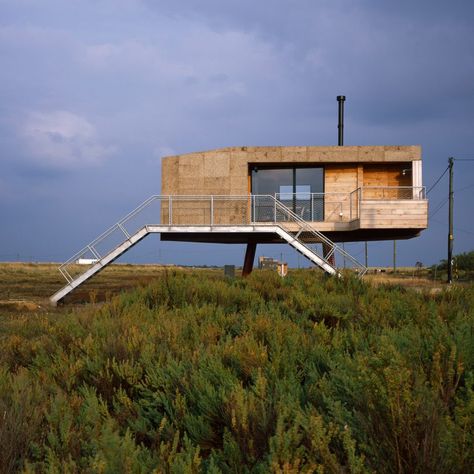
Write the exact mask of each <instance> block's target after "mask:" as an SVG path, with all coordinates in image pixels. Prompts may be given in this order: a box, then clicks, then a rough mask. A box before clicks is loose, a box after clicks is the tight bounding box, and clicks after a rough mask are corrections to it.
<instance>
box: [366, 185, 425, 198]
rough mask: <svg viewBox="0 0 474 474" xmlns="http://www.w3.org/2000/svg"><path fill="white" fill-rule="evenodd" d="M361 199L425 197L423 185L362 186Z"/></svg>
mask: <svg viewBox="0 0 474 474" xmlns="http://www.w3.org/2000/svg"><path fill="white" fill-rule="evenodd" d="M360 189H361V199H362V200H363V201H392V200H420V199H425V198H426V192H425V187H424V186H364V187H362V188H360Z"/></svg>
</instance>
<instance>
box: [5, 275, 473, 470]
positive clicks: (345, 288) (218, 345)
mask: <svg viewBox="0 0 474 474" xmlns="http://www.w3.org/2000/svg"><path fill="white" fill-rule="evenodd" d="M473 308H474V287H473V286H470V287H465V288H453V289H451V290H449V291H444V292H442V293H440V294H437V295H435V296H430V295H429V294H427V293H426V294H424V293H416V292H413V291H409V290H405V289H403V288H400V287H392V286H384V287H379V288H375V287H371V286H368V285H366V284H364V283H363V282H360V281H359V280H356V279H354V278H351V277H350V276H346V277H345V278H343V279H341V280H338V279H332V278H325V277H323V276H321V275H320V274H319V273H317V272H315V271H308V270H300V271H294V272H290V275H289V276H288V277H287V278H286V279H281V278H280V277H278V275H276V274H275V273H273V272H254V273H253V274H252V275H251V276H250V278H248V279H245V280H242V279H238V278H237V279H233V280H229V279H224V278H221V277H219V276H217V275H216V274H208V275H203V274H202V273H198V272H196V273H192V272H180V271H168V272H165V273H164V274H163V278H161V279H158V280H157V281H155V282H153V283H152V284H150V285H148V286H143V287H141V288H139V289H137V290H135V291H133V292H131V293H123V294H121V295H120V296H117V297H114V298H111V299H110V301H108V302H107V303H105V304H104V305H103V306H97V305H94V306H92V307H89V308H85V309H82V310H75V311H73V312H70V311H64V313H54V314H51V315H43V316H30V317H29V318H26V317H24V316H21V315H20V316H10V317H8V318H4V319H3V320H2V336H1V338H0V367H2V369H1V370H0V443H1V446H2V449H1V450H0V464H1V466H2V469H3V471H4V472H16V471H18V470H22V469H23V470H24V471H25V472H104V473H108V472H111V473H112V472H132V473H135V472H137V473H138V472H157V473H162V472H163V473H182V472H187V473H197V472H211V473H218V472H225V473H227V472H233V473H245V472H248V473H251V472H252V473H266V472H285V473H293V472H294V473H296V472H305V473H310V472H330V473H331V472H333V473H341V472H352V473H362V472H380V473H391V472H397V473H412V472H420V473H421V472H430V473H452V472H454V473H455V472H459V473H461V472H468V471H469V470H470V469H472V465H474V344H473V334H474V309H473Z"/></svg>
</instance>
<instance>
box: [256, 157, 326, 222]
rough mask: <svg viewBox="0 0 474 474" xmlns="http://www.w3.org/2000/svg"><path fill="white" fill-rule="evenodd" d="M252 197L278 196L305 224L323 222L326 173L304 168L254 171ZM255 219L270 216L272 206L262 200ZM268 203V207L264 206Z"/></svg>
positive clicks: (269, 167)
mask: <svg viewBox="0 0 474 474" xmlns="http://www.w3.org/2000/svg"><path fill="white" fill-rule="evenodd" d="M251 179H252V194H255V195H267V194H270V195H272V196H275V197H276V199H278V200H279V201H281V203H282V204H284V205H285V206H287V207H289V208H290V209H292V210H293V212H295V213H296V214H298V215H299V216H300V217H302V218H303V219H305V220H309V221H321V220H324V194H323V193H324V169H323V168H322V167H305V166H291V165H290V166H280V167H276V166H275V167H273V166H264V167H259V166H258V165H254V166H252V167H251ZM259 201H260V202H261V204H260V206H257V207H258V209H257V210H256V211H255V213H256V216H255V217H256V218H258V219H259V220H265V219H264V216H270V214H271V209H270V208H269V209H266V207H268V206H269V204H268V203H267V202H266V201H265V200H264V199H260V200H259ZM265 202H266V204H264V203H265Z"/></svg>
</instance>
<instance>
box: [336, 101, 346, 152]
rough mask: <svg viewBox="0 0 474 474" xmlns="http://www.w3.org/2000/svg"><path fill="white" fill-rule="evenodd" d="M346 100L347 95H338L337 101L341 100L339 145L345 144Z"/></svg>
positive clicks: (338, 129) (338, 128) (338, 125)
mask: <svg viewBox="0 0 474 474" xmlns="http://www.w3.org/2000/svg"><path fill="white" fill-rule="evenodd" d="M345 100H346V96H345V95H338V96H337V101H338V102H339V119H338V124H337V131H338V137H337V144H338V145H339V146H343V145H344V101H345Z"/></svg>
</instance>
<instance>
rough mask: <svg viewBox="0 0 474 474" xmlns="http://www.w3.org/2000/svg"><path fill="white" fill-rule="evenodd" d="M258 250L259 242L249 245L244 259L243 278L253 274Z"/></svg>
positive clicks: (249, 243)
mask: <svg viewBox="0 0 474 474" xmlns="http://www.w3.org/2000/svg"><path fill="white" fill-rule="evenodd" d="M256 250H257V242H248V243H247V249H246V251H245V258H244V266H243V268H242V276H243V277H246V276H248V275H250V274H251V273H252V270H253V262H254V260H255V252H256Z"/></svg>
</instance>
